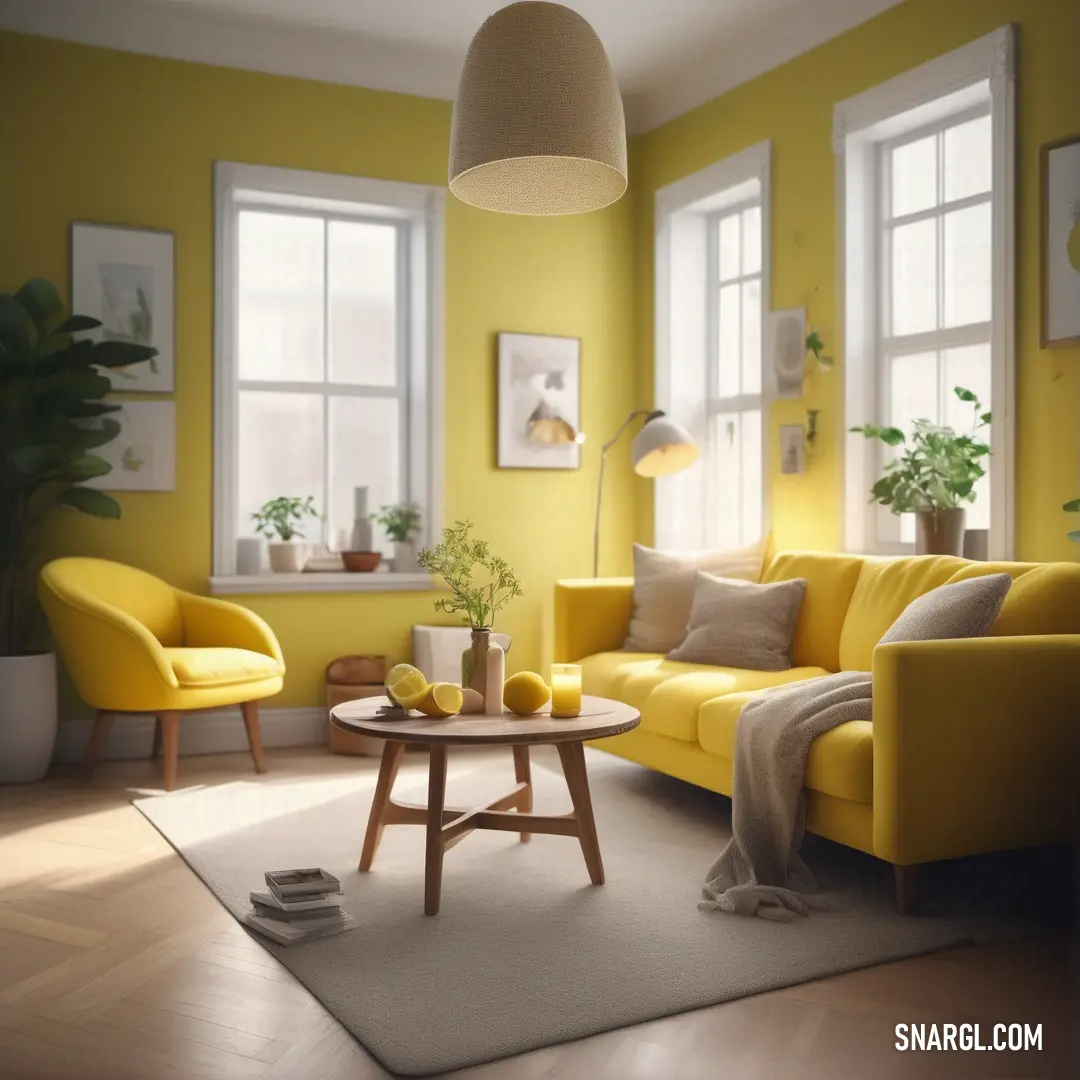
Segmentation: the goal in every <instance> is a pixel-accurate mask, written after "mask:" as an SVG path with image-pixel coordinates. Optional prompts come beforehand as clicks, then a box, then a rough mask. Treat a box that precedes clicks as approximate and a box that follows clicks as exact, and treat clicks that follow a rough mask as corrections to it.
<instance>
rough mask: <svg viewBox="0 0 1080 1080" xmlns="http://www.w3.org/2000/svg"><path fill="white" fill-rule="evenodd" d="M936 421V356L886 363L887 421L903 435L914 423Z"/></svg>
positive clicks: (916, 355) (900, 358)
mask: <svg viewBox="0 0 1080 1080" xmlns="http://www.w3.org/2000/svg"><path fill="white" fill-rule="evenodd" d="M937 418H938V377H937V353H934V352H925V353H911V354H909V355H907V356H894V357H892V359H891V360H890V361H889V418H888V422H889V423H890V424H892V425H893V426H894V427H898V428H899V429H900V430H901V431H902V432H903V433H904V434H905V435H907V434H908V433H909V432H910V431H911V425H912V424H913V423H914V422H915V421H916V420H934V421H936V420H937Z"/></svg>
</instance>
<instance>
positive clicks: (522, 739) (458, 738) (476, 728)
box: [330, 697, 641, 915]
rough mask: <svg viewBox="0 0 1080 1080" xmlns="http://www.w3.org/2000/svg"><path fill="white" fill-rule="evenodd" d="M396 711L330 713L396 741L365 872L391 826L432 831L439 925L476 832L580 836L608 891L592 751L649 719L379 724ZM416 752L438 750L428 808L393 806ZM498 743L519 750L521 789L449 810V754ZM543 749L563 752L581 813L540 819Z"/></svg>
mask: <svg viewBox="0 0 1080 1080" xmlns="http://www.w3.org/2000/svg"><path fill="white" fill-rule="evenodd" d="M388 704H389V701H388V699H387V698H385V697H381V698H362V699H360V700H358V701H348V702H345V704H343V705H336V706H335V707H334V708H333V709H331V710H330V722H331V723H332V724H333V725H335V726H336V727H339V728H341V729H343V730H345V731H353V732H359V733H360V734H362V735H371V736H374V737H376V738H380V739H385V740H386V744H385V746H384V747H383V755H382V764H381V766H380V767H379V779H378V783H377V784H376V786H375V798H374V800H373V801H372V804H371V815H370V816H369V818H368V826H367V833H366V834H365V836H364V850H363V853H362V854H361V856H360V869H361V870H370V869H371V864H372V861H373V860H374V858H375V852H376V851H377V850H378V847H379V840H380V839H381V838H382V831H383V828H384V827H385V826H386V825H423V826H425V828H426V829H427V854H426V859H425V866H424V914H425V915H437V914H438V912H439V897H440V894H441V891H442V866H443V855H444V854H445V853H446V852H447V851H449V850H450V848H452V847H453V846H454V845H455V844H456V843H457V842H458V841H459V840H461V839H463V838H464V837H465V836H467V835H468V834H469V833H471V832H472V831H473V829H495V830H497V831H499V832H516V833H520V834H521V840H522V842H525V841H527V840H528V839H529V836H530V834H532V833H553V834H555V835H557V836H576V837H577V838H578V841H579V842H580V843H581V851H582V854H583V855H584V856H585V865H586V866H587V867H588V870H589V877H590V878H592V881H593V884H595V885H603V883H604V864H603V862H602V861H601V859H600V844H599V842H598V841H597V839H596V821H595V820H594V819H593V810H592V799H591V798H590V796H589V777H588V774H587V773H586V771H585V748H584V746H583V745H582V741H583V740H584V739H600V738H603V737H604V736H606V735H618V734H620V733H621V732H624V731H630V730H631V729H632V728H635V727H637V725H638V723H639V721H640V719H641V718H640V716H639V714H638V711H637V710H636V709H632V708H630V706H629V705H623V704H622V703H621V702H619V701H609V700H607V698H598V697H585V698H583V700H582V704H581V714H580V715H579V716H577V717H576V718H574V719H572V720H559V719H552V717H551V716H549V715H547V711H546V710H545V711H543V712H541V713H538V714H537V715H535V716H528V717H518V716H514V715H513V714H510V713H507V714H505V715H503V716H489V715H483V714H478V715H472V716H453V717H450V718H448V719H445V720H435V719H429V718H428V717H425V716H420V715H419V714H416V713H414V714H411V715H410V717H409V719H407V720H396V719H392V718H389V717H382V716H378V715H377V713H378V710H379V708H380V707H382V706H384V705H388ZM407 743H421V744H423V745H425V746H427V747H428V751H429V756H430V763H429V768H428V801H427V806H421V805H419V804H417V803H402V802H396V801H395V800H394V799H392V798H391V797H390V792H391V789H392V788H393V786H394V778H395V777H396V776H397V771H398V766H399V765H400V764H401V757H402V754H403V753H404V752H405V745H406V744H407ZM491 743H498V744H503V745H507V746H510V747H511V748H512V749H513V751H514V774H515V776H516V778H517V786H516V787H515V788H514V789H513V790H512V791H510V792H508V793H507V794H506V795H503V796H502V797H501V798H498V799H493V800H492V801H491V802H488V803H485V804H484V805H483V806H474V807H460V806H447V805H445V799H446V751H447V748H448V747H450V746H471V745H481V744H491ZM543 743H553V744H554V745H555V746H556V747H557V748H558V751H559V758H560V760H561V761H562V767H563V774H564V775H565V776H566V786H567V787H568V788H569V789H570V799H571V801H572V802H573V804H574V810H573V813H570V814H557V815H545V814H534V813H532V806H533V792H532V776H531V771H530V767H529V747H530V745H540V744H543Z"/></svg>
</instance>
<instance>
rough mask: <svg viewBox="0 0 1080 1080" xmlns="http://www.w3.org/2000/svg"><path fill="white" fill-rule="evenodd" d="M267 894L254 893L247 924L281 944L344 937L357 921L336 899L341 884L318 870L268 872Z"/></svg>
mask: <svg viewBox="0 0 1080 1080" xmlns="http://www.w3.org/2000/svg"><path fill="white" fill-rule="evenodd" d="M264 876H265V878H266V891H265V892H263V891H258V892H252V894H251V911H249V912H248V913H247V915H245V916H244V924H245V925H246V926H250V927H251V928H252V929H253V930H257V931H258V932H259V933H260V934H262V935H263V936H264V937H268V938H269V939H270V940H271V941H276V942H277V943H278V944H279V945H296V944H298V943H300V942H301V941H312V940H314V939H315V938H321V937H329V936H330V935H331V934H340V933H341V931H342V930H351V929H352V927H353V926H355V925H356V920H355V919H354V918H353V917H352V916H351V915H347V914H346V913H345V912H344V911H342V910H341V907H340V905H339V904H338V901H337V900H335V899H334V897H335V896H338V895H340V894H341V882H339V881H338V879H337V878H336V877H334V876H333V874H328V873H327V872H326V871H325V870H321V869H318V868H314V869H306V870H268V871H267V872H266V874H265V875H264Z"/></svg>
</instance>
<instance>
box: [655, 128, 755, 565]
mask: <svg viewBox="0 0 1080 1080" xmlns="http://www.w3.org/2000/svg"><path fill="white" fill-rule="evenodd" d="M768 176H769V145H768V143H762V144H759V145H758V146H754V147H751V148H749V149H748V150H745V151H743V152H741V153H739V154H736V155H734V156H733V157H730V158H727V159H725V160H723V161H720V162H717V163H716V164H715V165H713V166H710V167H709V168H707V169H705V170H703V171H702V172H700V173H695V174H694V175H692V176H689V177H686V178H684V179H683V180H680V181H678V182H677V183H676V184H673V185H671V186H670V187H668V188H664V189H662V190H661V191H659V192H657V223H658V239H657V295H656V303H657V320H656V323H657V325H656V405H657V408H660V409H664V410H666V411H668V412H670V413H672V415H673V416H675V418H676V419H678V420H679V421H680V422H682V423H684V424H685V425H686V426H687V427H688V428H689V430H690V431H691V433H692V434H693V435H694V437H695V438H696V439H698V440H699V442H700V444H701V448H702V453H701V459H700V461H699V462H698V464H697V465H695V466H694V467H693V468H691V469H688V470H686V471H685V472H683V473H678V474H676V475H674V476H670V477H662V478H660V479H658V480H657V481H656V488H655V514H656V518H655V538H656V539H655V542H656V544H657V545H658V546H661V547H665V548H671V549H679V548H683V549H691V548H727V547H739V546H743V545H747V544H752V543H754V542H755V541H757V540H759V539H761V537H762V536H763V534H764V532H765V529H766V528H767V521H766V517H767V513H768V498H767V489H766V485H765V477H766V475H767V473H766V467H765V461H766V426H767V425H766V424H765V423H764V422H763V417H764V416H765V415H766V412H765V409H766V404H767V393H768V386H767V382H768V380H767V379H766V378H765V374H764V371H763V365H762V325H763V318H764V307H765V304H766V302H767V297H768V250H769V245H768V216H767V212H766V210H765V208H766V207H767V206H768Z"/></svg>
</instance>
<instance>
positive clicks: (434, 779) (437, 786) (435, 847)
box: [424, 745, 446, 915]
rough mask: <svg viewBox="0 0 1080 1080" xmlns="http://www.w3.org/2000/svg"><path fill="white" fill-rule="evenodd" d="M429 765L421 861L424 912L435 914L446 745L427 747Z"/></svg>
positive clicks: (439, 881) (439, 890) (438, 894)
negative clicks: (423, 844)
mask: <svg viewBox="0 0 1080 1080" xmlns="http://www.w3.org/2000/svg"><path fill="white" fill-rule="evenodd" d="M430 753H431V763H430V765H429V766H428V804H427V856H426V858H425V860H424V914H425V915H438V914H439V900H440V898H441V896H442V864H443V854H444V852H445V850H446V849H445V847H444V845H443V835H442V827H443V804H444V803H445V801H446V747H445V746H444V745H433V746H431V748H430Z"/></svg>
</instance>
